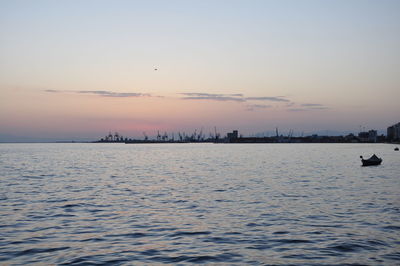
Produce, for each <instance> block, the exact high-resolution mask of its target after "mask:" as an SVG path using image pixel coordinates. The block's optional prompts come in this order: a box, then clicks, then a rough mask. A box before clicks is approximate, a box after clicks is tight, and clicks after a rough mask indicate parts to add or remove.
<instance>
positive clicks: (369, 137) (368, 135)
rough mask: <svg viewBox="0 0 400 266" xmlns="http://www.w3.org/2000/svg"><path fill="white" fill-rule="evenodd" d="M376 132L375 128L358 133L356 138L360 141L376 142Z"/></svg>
mask: <svg viewBox="0 0 400 266" xmlns="http://www.w3.org/2000/svg"><path fill="white" fill-rule="evenodd" d="M377 137H378V132H377V131H376V130H369V131H368V132H367V131H365V132H360V133H358V139H359V140H360V142H376V139H377Z"/></svg>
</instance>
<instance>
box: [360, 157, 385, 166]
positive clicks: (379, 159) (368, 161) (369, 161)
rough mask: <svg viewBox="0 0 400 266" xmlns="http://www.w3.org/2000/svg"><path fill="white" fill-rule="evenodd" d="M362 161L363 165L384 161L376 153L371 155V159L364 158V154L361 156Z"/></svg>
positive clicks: (377, 163) (378, 163)
mask: <svg viewBox="0 0 400 266" xmlns="http://www.w3.org/2000/svg"><path fill="white" fill-rule="evenodd" d="M360 158H361V162H362V165H363V166H370V165H380V164H381V162H382V159H381V158H378V156H376V155H375V154H374V155H372V156H371V158H369V159H366V160H365V159H363V157H362V156H360Z"/></svg>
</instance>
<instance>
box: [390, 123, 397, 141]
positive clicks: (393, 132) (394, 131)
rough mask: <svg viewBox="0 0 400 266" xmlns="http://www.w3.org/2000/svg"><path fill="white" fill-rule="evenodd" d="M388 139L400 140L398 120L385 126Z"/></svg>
mask: <svg viewBox="0 0 400 266" xmlns="http://www.w3.org/2000/svg"><path fill="white" fill-rule="evenodd" d="M387 140H388V141H400V122H399V123H397V124H394V125H393V126H390V127H388V128H387Z"/></svg>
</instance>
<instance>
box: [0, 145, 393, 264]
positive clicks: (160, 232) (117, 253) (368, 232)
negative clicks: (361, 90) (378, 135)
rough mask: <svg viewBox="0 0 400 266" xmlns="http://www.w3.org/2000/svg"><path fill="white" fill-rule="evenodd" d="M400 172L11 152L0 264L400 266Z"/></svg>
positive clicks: (296, 148)
mask: <svg viewBox="0 0 400 266" xmlns="http://www.w3.org/2000/svg"><path fill="white" fill-rule="evenodd" d="M372 153H376V154H377V155H379V156H380V157H382V158H383V164H382V165H381V166H378V167H361V166H360V165H361V162H360V160H359V155H364V156H368V155H370V154H372ZM399 173H400V158H399V153H396V152H393V147H392V146H390V145H384V144H374V145H370V144H263V145H255V144H236V145H235V144H233V145H229V144H149V145H140V144H139V145H124V144H1V145H0V178H1V179H0V180H1V186H0V206H1V208H0V263H4V264H27V263H45V264H103V263H113V264H125V263H126V264H157V263H161V264H162V263H171V264H176V263H225V264H229V265H232V264H237V265H242V264H352V263H359V264H370V265H376V264H382V265H383V264H384V265H388V264H389V265H390V264H392V265H395V264H399V262H400V252H399V247H400V194H399V191H400V178H399Z"/></svg>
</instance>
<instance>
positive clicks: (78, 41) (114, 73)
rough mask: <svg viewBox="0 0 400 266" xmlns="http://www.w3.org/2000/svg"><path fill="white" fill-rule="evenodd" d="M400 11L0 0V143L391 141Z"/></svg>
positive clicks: (397, 93)
mask: <svg viewBox="0 0 400 266" xmlns="http://www.w3.org/2000/svg"><path fill="white" fill-rule="evenodd" d="M399 14H400V1H386V0H379V1H378V0H376V1H368V0H360V1H352V0H345V1H301V0H293V1H285V0H283V1H255V0H249V1H245V0H242V1H228V0H227V1H222V0H212V1H203V0H202V1H184V0H182V1H172V0H169V1H161V0H160V1H151V0H150V1H119V0H115V1H100V0H93V1H89V0H84V1H40V0H37V1H28V0H27V1H19V0H9V1H7V0H2V1H0V141H1V140H2V138H3V140H4V139H7V140H9V139H12V138H14V137H15V139H17V138H18V137H28V136H29V137H30V138H36V139H43V138H45V139H97V138H99V137H102V136H103V135H105V134H107V133H108V132H109V131H110V130H111V131H113V132H115V131H118V132H120V133H121V134H123V135H124V136H129V137H140V138H142V137H143V135H142V132H146V133H147V134H148V135H150V136H151V135H155V134H156V132H157V130H160V132H164V131H167V132H178V131H181V132H182V131H186V132H193V131H194V130H195V129H197V130H200V129H201V128H203V129H204V132H206V133H207V134H208V132H210V131H212V130H213V129H214V126H216V127H217V128H218V131H220V132H221V133H226V132H227V131H231V130H233V129H238V130H239V131H240V132H241V133H242V134H244V135H248V134H253V133H258V132H263V131H273V130H275V127H279V129H281V130H282V131H283V132H284V131H286V132H287V131H289V130H290V129H293V130H294V131H295V132H316V131H321V130H330V131H343V132H346V131H347V132H354V133H356V132H357V131H358V130H359V128H360V126H361V127H362V128H364V127H365V128H366V129H371V128H373V129H378V130H386V128H387V127H388V126H390V125H392V124H394V123H397V122H400V107H399V103H400V15H399ZM156 69H157V70H156Z"/></svg>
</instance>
